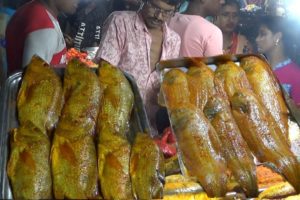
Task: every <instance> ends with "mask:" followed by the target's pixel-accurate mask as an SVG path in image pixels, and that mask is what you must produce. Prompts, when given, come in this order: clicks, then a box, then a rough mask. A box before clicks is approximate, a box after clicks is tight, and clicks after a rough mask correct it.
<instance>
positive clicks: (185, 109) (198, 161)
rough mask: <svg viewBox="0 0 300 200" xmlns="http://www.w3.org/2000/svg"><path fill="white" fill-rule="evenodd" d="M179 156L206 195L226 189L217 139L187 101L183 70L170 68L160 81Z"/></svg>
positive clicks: (197, 110) (186, 85) (199, 114)
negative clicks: (161, 81)
mask: <svg viewBox="0 0 300 200" xmlns="http://www.w3.org/2000/svg"><path fill="white" fill-rule="evenodd" d="M162 90H163V92H164V96H165V100H166V105H167V108H168V110H169V112H170V117H171V124H172V128H173V130H174V132H175V135H176V139H177V144H178V148H179V155H180V159H181V160H182V161H183V163H184V165H185V167H186V169H187V171H188V173H189V175H191V176H194V177H196V178H197V179H198V181H199V182H200V184H201V186H202V187H203V188H204V190H205V191H206V192H207V194H208V195H209V196H210V197H222V196H224V195H225V193H226V182H227V176H226V164H225V161H224V159H223V157H222V155H221V153H220V152H221V149H220V148H221V147H220V141H219V139H218V137H217V134H216V132H215V130H214V128H213V127H212V126H211V125H210V123H209V121H208V120H207V119H206V118H205V116H204V114H203V112H202V111H201V110H199V109H197V108H196V107H195V106H194V105H192V104H191V103H190V102H189V88H188V83H187V79H186V74H185V73H183V72H182V71H181V70H176V69H174V70H170V71H169V72H167V73H166V74H165V75H164V80H163V83H162Z"/></svg>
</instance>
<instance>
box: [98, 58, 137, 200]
mask: <svg viewBox="0 0 300 200" xmlns="http://www.w3.org/2000/svg"><path fill="white" fill-rule="evenodd" d="M99 81H100V87H101V89H102V91H103V96H102V99H101V106H100V113H99V116H98V122H97V138H98V141H97V146H98V167H99V170H98V174H99V179H100V185H101V191H102V195H103V197H104V198H105V199H132V198H133V196H132V189H131V182H130V173H129V162H130V150H131V145H130V144H129V142H128V140H127V137H126V132H127V130H128V123H129V120H130V114H131V111H132V108H133V101H134V96H133V92H132V90H131V86H130V84H129V82H128V81H127V79H126V77H125V76H124V75H123V73H122V72H121V71H120V70H119V69H118V68H115V67H113V66H111V65H110V64H108V63H102V66H101V67H100V69H99Z"/></svg>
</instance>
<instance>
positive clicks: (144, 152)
mask: <svg viewBox="0 0 300 200" xmlns="http://www.w3.org/2000/svg"><path fill="white" fill-rule="evenodd" d="M160 176H161V178H163V177H164V159H163V155H162V152H160V149H159V147H158V146H157V144H156V143H155V141H154V140H153V139H152V138H151V137H150V136H149V135H147V134H142V133H138V134H137V136H136V138H135V141H134V144H133V146H132V149H131V157H130V177H131V183H132V191H133V196H134V198H135V199H153V198H154V199H156V198H162V196H163V184H162V182H161V180H160Z"/></svg>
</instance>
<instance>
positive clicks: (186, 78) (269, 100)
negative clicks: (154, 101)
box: [162, 56, 300, 197]
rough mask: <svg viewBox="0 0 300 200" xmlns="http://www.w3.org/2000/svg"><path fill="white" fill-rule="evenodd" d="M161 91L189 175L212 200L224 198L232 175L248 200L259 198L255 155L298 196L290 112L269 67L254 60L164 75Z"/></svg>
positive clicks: (298, 177)
mask: <svg viewBox="0 0 300 200" xmlns="http://www.w3.org/2000/svg"><path fill="white" fill-rule="evenodd" d="M162 91H163V94H164V97H165V103H166V106H167V108H168V111H169V114H170V118H171V124H172V128H173V130H174V132H175V135H176V138H177V143H178V148H179V155H180V158H181V161H182V163H183V164H184V167H183V168H186V169H187V170H186V171H187V173H188V175H191V176H194V177H196V178H197V179H198V181H199V182H200V184H201V185H202V186H203V188H204V189H205V191H206V192H207V193H208V195H209V196H210V197H222V196H224V195H225V194H226V192H227V191H226V190H227V189H226V183H227V181H228V176H227V175H226V173H227V172H228V170H229V171H230V173H231V174H232V175H233V176H234V177H235V179H236V181H237V182H238V183H239V185H240V186H241V188H242V189H243V190H244V192H245V193H246V195H247V196H248V197H255V196H257V193H258V186H257V182H256V172H255V170H256V168H255V163H254V159H253V157H252V153H253V154H254V155H255V157H256V158H257V159H258V160H259V161H260V162H267V163H271V164H273V165H274V166H275V168H276V170H278V171H279V172H280V173H281V174H283V175H284V177H285V178H286V179H287V180H288V181H289V182H290V183H291V185H293V187H294V188H295V190H296V191H297V192H298V193H299V192H300V165H299V163H298V162H297V159H296V157H295V155H293V153H292V152H291V150H290V146H289V140H288V109H287V107H286V105H285V102H284V99H283V97H282V94H281V90H280V87H279V85H278V83H277V80H276V79H275V78H274V75H273V74H272V71H271V69H270V67H269V66H268V64H267V63H266V62H264V61H263V60H261V59H259V58H258V57H255V56H248V57H244V58H242V59H241V63H240V67H239V66H237V65H236V64H235V63H234V62H231V61H227V62H223V63H219V64H217V69H216V71H215V72H213V71H212V70H211V69H210V68H209V67H208V66H206V65H205V64H204V63H201V62H198V63H197V66H194V67H190V68H189V70H188V71H187V72H186V73H184V72H183V71H181V70H179V69H172V70H170V71H168V72H166V73H165V74H164V79H163V83H162Z"/></svg>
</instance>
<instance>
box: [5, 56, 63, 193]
mask: <svg viewBox="0 0 300 200" xmlns="http://www.w3.org/2000/svg"><path fill="white" fill-rule="evenodd" d="M61 107H62V85H61V81H60V78H59V77H58V76H57V75H56V74H55V72H54V71H53V69H52V68H50V66H49V65H48V64H47V63H46V62H44V61H43V60H42V59H41V58H39V57H36V56H34V57H33V58H32V60H31V62H30V64H29V66H28V68H27V69H26V72H25V75H24V77H23V81H22V84H21V88H20V91H19V95H18V98H17V108H18V119H19V123H20V127H19V128H17V129H14V130H13V131H12V132H11V137H10V150H11V151H10V157H9V161H8V165H7V175H8V178H9V179H10V182H11V187H12V192H13V196H14V198H15V199H51V198H52V178H51V169H50V162H49V156H50V139H49V137H48V135H50V133H51V131H52V129H53V128H54V126H55V125H56V123H57V121H58V117H59V115H60V112H61Z"/></svg>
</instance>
